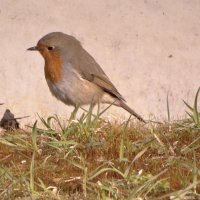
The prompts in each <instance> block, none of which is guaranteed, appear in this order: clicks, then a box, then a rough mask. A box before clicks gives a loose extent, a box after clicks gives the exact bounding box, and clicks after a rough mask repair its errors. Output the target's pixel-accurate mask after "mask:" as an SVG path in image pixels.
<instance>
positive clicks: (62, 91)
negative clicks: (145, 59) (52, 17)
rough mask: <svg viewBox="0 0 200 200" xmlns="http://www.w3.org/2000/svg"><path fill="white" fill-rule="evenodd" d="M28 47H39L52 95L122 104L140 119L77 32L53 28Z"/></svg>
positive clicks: (76, 100) (73, 102)
mask: <svg viewBox="0 0 200 200" xmlns="http://www.w3.org/2000/svg"><path fill="white" fill-rule="evenodd" d="M27 50H29V51H39V52H40V54H41V55H42V56H43V58H44V61H45V66H44V73H45V78H46V82H47V85H48V86H49V89H50V91H51V93H52V95H53V96H55V97H56V98H57V99H58V100H60V101H62V102H63V103H64V104H66V105H72V106H74V107H76V106H82V105H87V104H93V105H95V104H97V103H98V102H101V103H107V104H114V105H115V106H118V107H122V108H123V109H125V110H126V111H128V112H129V113H130V114H131V115H133V116H135V117H136V118H137V119H138V120H140V121H142V122H145V120H144V119H143V118H142V117H141V116H140V115H139V114H137V113H136V112H135V111H134V110H133V109H131V108H130V107H129V106H128V105H127V104H126V101H125V99H124V98H123V96H122V95H121V94H120V93H119V92H118V90H117V89H116V87H115V86H114V84H113V83H112V82H111V80H110V79H109V78H108V76H107V75H106V74H105V72H104V71H103V69H102V68H101V67H100V65H99V64H98V63H97V62H96V61H95V59H94V58H93V57H92V56H91V55H90V54H89V53H88V52H87V51H86V50H85V49H84V48H83V46H82V44H81V42H80V41H79V40H77V39H76V38H75V37H74V36H72V35H68V34H65V33H62V32H51V33H48V34H47V35H45V36H43V37H42V38H41V39H40V40H39V41H38V43H37V45H36V46H33V47H31V48H28V49H27Z"/></svg>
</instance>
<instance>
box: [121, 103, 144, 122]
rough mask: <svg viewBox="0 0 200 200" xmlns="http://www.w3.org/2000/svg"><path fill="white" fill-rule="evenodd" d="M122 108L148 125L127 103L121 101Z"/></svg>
mask: <svg viewBox="0 0 200 200" xmlns="http://www.w3.org/2000/svg"><path fill="white" fill-rule="evenodd" d="M120 106H121V107H122V108H124V109H125V110H126V111H128V112H129V113H130V114H132V115H133V116H135V117H136V118H137V119H139V120H140V121H142V122H144V123H146V121H145V120H144V119H143V118H142V117H141V116H140V115H138V114H137V113H136V112H135V111H134V110H133V109H131V108H130V107H129V106H128V105H127V104H126V103H125V102H123V101H120Z"/></svg>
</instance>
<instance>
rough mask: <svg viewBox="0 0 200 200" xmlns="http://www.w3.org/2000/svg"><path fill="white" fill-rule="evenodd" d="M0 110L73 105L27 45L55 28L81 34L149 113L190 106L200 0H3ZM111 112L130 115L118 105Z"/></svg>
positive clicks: (132, 101)
mask: <svg viewBox="0 0 200 200" xmlns="http://www.w3.org/2000/svg"><path fill="white" fill-rule="evenodd" d="M0 27H1V29H0V38H1V48H0V55H1V62H0V80H1V81H0V92H1V95H0V103H5V104H4V105H2V106H1V107H0V115H2V114H3V112H4V111H5V109H6V108H9V109H10V110H11V111H12V112H13V113H14V114H15V116H23V115H31V118H28V119H26V120H27V121H26V122H29V121H32V120H35V118H37V113H38V114H40V115H42V116H48V115H51V114H54V113H57V114H59V115H61V116H68V113H69V111H71V110H72V108H69V107H68V106H65V105H63V104H62V103H61V102H58V101H57V100H56V99H54V98H53V97H52V96H51V94H50V92H49V90H48V87H47V84H46V82H45V79H44V72H43V65H44V61H43V59H42V57H41V56H40V55H39V54H38V53H35V52H28V51H26V49H27V48H29V47H31V46H34V45H35V44H36V42H37V41H38V39H40V38H41V37H42V36H44V35H45V34H47V33H49V32H52V31H62V32H65V33H68V34H72V35H74V36H75V37H77V38H78V39H79V40H80V41H81V42H82V44H83V46H84V47H85V48H86V49H87V50H88V51H89V52H90V54H92V55H93V57H94V58H95V59H96V60H97V62H98V63H99V64H100V65H101V66H102V68H103V69H104V71H105V72H106V73H107V75H108V76H109V77H110V79H111V80H112V82H113V83H114V84H115V85H116V87H117V88H118V90H119V91H120V92H121V93H122V95H123V96H124V98H125V99H126V100H127V102H128V104H129V105H130V106H131V107H133V108H134V109H135V110H136V111H137V112H138V113H140V114H141V115H143V116H144V117H145V118H148V117H149V115H151V116H155V117H156V118H166V116H167V111H166V107H167V106H166V97H167V93H168V95H169V103H170V110H171V115H172V117H173V118H180V117H182V116H183V115H184V113H185V107H184V104H183V102H182V99H184V100H186V101H189V103H191V102H193V100H194V95H195V93H196V91H197V89H198V87H199V72H200V70H199V63H200V56H199V52H200V35H199V33H200V3H199V1H198V0H193V1H190V0H176V1H174V0H163V1H158V0H144V1H138V0H110V1H106V0H95V1H91V0H85V1H82V0H75V1H71V0H56V1H55V0H41V1H26V0H18V1H16V0H10V1H7V0H1V1H0ZM109 113H110V115H111V116H115V117H116V116H119V115H120V116H124V115H125V116H127V113H126V112H125V111H124V110H122V109H120V108H113V109H111V110H110V111H109Z"/></svg>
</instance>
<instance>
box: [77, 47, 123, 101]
mask: <svg viewBox="0 0 200 200" xmlns="http://www.w3.org/2000/svg"><path fill="white" fill-rule="evenodd" d="M76 64H77V67H76V68H77V70H78V71H79V73H80V74H81V75H82V77H83V78H84V79H86V80H88V81H90V82H92V83H94V84H96V85H98V86H99V87H101V88H102V89H103V90H104V91H105V92H107V93H109V94H110V95H112V96H114V97H116V98H118V99H120V100H123V101H125V99H124V98H123V97H122V95H121V94H120V93H119V92H118V90H117V89H116V87H115V86H114V85H113V84H112V82H111V81H110V80H109V78H108V77H107V75H106V74H105V72H104V71H103V70H102V68H101V67H100V66H99V64H98V63H97V62H96V61H95V59H94V58H93V57H92V56H91V55H90V54H89V53H88V52H87V51H85V50H84V49H82V52H81V54H80V60H79V63H76Z"/></svg>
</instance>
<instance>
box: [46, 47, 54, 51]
mask: <svg viewBox="0 0 200 200" xmlns="http://www.w3.org/2000/svg"><path fill="white" fill-rule="evenodd" d="M54 48H55V47H54V46H49V47H47V49H48V50H49V51H52V50H53V49H54Z"/></svg>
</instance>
